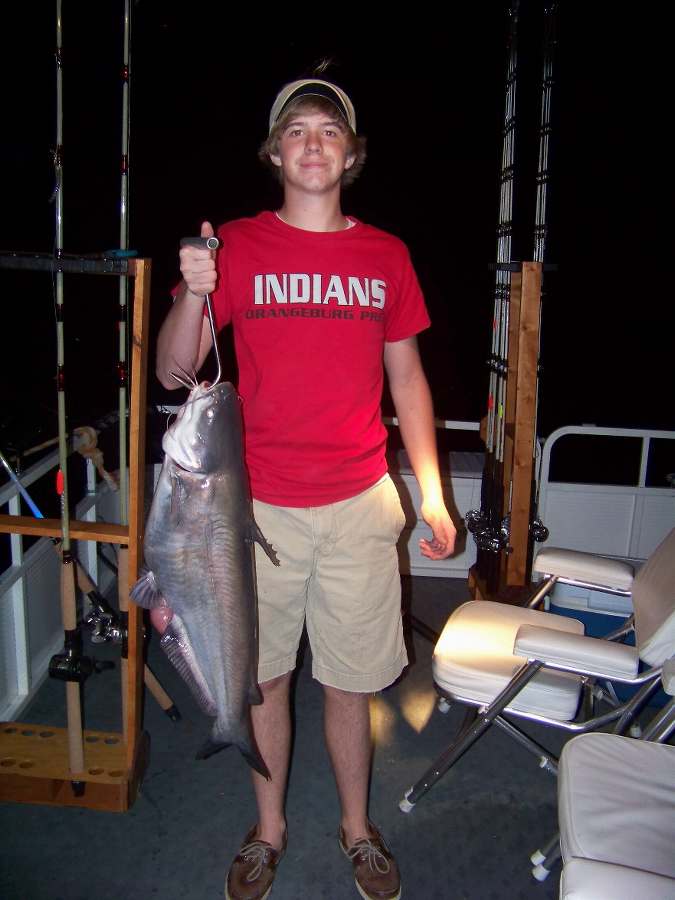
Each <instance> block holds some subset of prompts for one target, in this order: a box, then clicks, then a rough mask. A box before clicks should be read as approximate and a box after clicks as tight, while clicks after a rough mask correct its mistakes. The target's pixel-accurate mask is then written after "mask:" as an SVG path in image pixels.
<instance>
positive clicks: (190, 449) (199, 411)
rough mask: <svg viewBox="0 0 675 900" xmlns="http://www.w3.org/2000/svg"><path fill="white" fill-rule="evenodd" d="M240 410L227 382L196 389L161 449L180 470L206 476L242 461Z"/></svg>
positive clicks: (238, 403) (165, 437)
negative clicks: (234, 461)
mask: <svg viewBox="0 0 675 900" xmlns="http://www.w3.org/2000/svg"><path fill="white" fill-rule="evenodd" d="M241 443H242V442H241V410H240V401H239V395H238V394H237V391H236V390H235V388H234V387H233V385H231V384H230V383H229V382H227V381H221V382H219V383H218V384H215V385H211V384H209V383H208V382H202V383H201V384H198V385H196V387H194V388H193V389H192V390H191V391H190V396H189V397H188V398H187V400H186V401H185V403H184V404H183V405H182V406H181V407H180V409H179V410H178V412H177V414H176V418H175V419H174V421H173V422H172V423H171V425H170V426H169V428H168V430H167V431H166V433H165V435H164V438H163V439H162V449H163V450H164V452H165V453H166V455H167V456H169V457H171V459H172V460H173V461H174V462H175V463H176V465H178V466H179V467H180V468H181V469H186V470H187V471H188V472H194V473H198V474H209V473H211V472H215V471H217V470H219V469H222V468H223V466H225V465H227V464H228V462H229V461H231V460H235V459H237V458H239V459H240V458H241Z"/></svg>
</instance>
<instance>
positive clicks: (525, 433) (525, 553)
mask: <svg viewBox="0 0 675 900" xmlns="http://www.w3.org/2000/svg"><path fill="white" fill-rule="evenodd" d="M541 281H542V265H541V263H538V262H525V263H523V269H522V282H521V298H520V312H519V320H520V321H519V328H518V335H517V338H518V365H517V367H516V372H515V380H516V390H515V395H516V408H515V415H514V418H513V433H514V440H513V451H512V468H511V541H510V543H511V552H510V553H509V554H508V558H507V566H506V584H507V585H508V586H510V587H512V586H518V587H520V586H523V587H525V586H527V585H528V583H529V580H530V576H531V574H532V572H531V556H532V553H531V545H532V538H531V535H530V525H531V518H532V490H533V483H534V462H535V455H534V450H535V440H536V422H537V366H538V362H539V322H540V315H539V313H540V305H541Z"/></svg>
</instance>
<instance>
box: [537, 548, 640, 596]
mask: <svg viewBox="0 0 675 900" xmlns="http://www.w3.org/2000/svg"><path fill="white" fill-rule="evenodd" d="M532 571H533V572H536V573H537V574H539V575H557V576H558V577H559V578H560V579H563V580H564V579H569V580H571V581H581V582H584V583H585V584H593V585H599V586H600V585H602V586H604V587H607V588H612V589H613V590H616V591H630V590H631V588H632V586H633V578H634V575H635V570H634V569H633V567H632V566H631V565H629V564H628V563H625V562H620V561H619V560H618V559H606V558H605V557H604V556H595V554H593V553H582V552H581V551H580V550H561V549H560V548H558V547H544V548H543V549H542V550H540V551H539V553H538V554H537V556H536V558H535V560H534V563H533V566H532Z"/></svg>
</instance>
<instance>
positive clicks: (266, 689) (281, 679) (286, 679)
mask: <svg viewBox="0 0 675 900" xmlns="http://www.w3.org/2000/svg"><path fill="white" fill-rule="evenodd" d="M292 675H293V673H292V672H286V673H285V674H283V675H277V677H276V678H270V680H269V681H262V682H261V683H260V685H259V687H260V690H261V691H262V695H263V699H264V698H265V697H273V696H278V695H279V694H286V693H288V688H289V685H290V683H291V677H292Z"/></svg>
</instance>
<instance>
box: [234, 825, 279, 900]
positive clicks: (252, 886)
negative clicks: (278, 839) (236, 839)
mask: <svg viewBox="0 0 675 900" xmlns="http://www.w3.org/2000/svg"><path fill="white" fill-rule="evenodd" d="M257 828H258V826H257V825H254V826H253V828H251V830H250V831H249V833H248V834H247V835H246V837H245V838H244V842H243V843H242V845H241V849H240V850H239V853H238V854H237V855H236V856H235V858H234V860H233V862H232V865H231V866H230V871H229V872H228V873H227V881H226V882H225V896H226V898H227V900H266V898H267V897H269V895H270V892H271V890H272V882H273V881H274V876H275V875H276V874H277V866H278V865H279V863H280V862H281V858H282V857H283V855H284V853H285V852H286V832H285V831H284V842H283V844H282V845H281V850H275V849H274V847H273V846H272V845H271V844H268V843H267V841H260V840H258V839H257V838H256V836H255V835H256V831H257Z"/></svg>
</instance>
